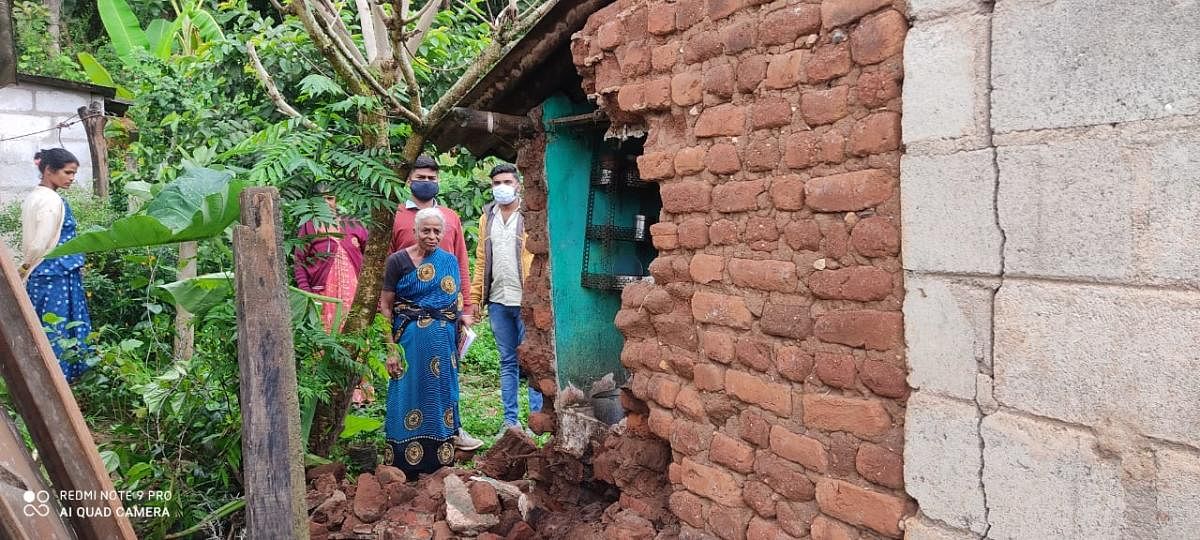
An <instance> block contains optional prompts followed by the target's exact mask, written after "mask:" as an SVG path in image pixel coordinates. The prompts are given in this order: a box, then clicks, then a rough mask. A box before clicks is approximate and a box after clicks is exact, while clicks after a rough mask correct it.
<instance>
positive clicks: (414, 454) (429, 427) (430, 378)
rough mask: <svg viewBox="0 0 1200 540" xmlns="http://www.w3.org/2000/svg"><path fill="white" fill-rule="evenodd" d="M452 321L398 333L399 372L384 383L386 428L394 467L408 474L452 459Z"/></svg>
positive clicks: (455, 375) (425, 322) (455, 400)
mask: <svg viewBox="0 0 1200 540" xmlns="http://www.w3.org/2000/svg"><path fill="white" fill-rule="evenodd" d="M456 337H457V328H456V327H455V323H453V322H448V321H441V320H423V321H420V322H412V323H409V324H408V325H407V327H406V328H405V329H404V332H403V333H402V334H401V336H400V339H399V340H398V341H399V342H400V346H401V347H403V348H404V357H405V358H404V364H405V366H404V373H403V375H401V376H400V377H399V378H396V379H392V380H391V381H390V382H389V383H388V393H387V417H386V421H385V429H386V432H387V440H388V446H389V447H390V450H391V453H392V456H393V459H392V461H393V463H392V464H393V465H395V466H396V467H398V468H400V469H401V470H403V471H404V472H405V473H406V474H408V475H409V477H410V478H413V477H415V476H416V475H417V474H421V473H429V472H433V471H435V470H437V469H438V468H440V467H443V466H446V465H450V464H452V463H454V445H453V444H452V442H451V438H453V437H454V436H455V435H456V434H458V428H459V426H460V425H461V421H460V419H459V416H458V392H459V388H458V358H457V356H458V354H457V351H456V348H455V346H456V344H457V340H456V339H455V338H456Z"/></svg>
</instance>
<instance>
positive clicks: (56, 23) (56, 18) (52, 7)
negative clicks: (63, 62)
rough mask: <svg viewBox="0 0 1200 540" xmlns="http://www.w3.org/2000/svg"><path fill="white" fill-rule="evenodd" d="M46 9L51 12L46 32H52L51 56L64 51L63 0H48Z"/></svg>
mask: <svg viewBox="0 0 1200 540" xmlns="http://www.w3.org/2000/svg"><path fill="white" fill-rule="evenodd" d="M46 11H49V12H50V21H49V24H48V25H47V26H46V33H47V34H50V43H49V44H48V46H49V48H50V50H49V53H50V58H54V57H55V56H58V55H59V54H61V53H62V46H61V44H62V0H46Z"/></svg>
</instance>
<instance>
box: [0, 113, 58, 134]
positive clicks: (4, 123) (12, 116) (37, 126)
mask: <svg viewBox="0 0 1200 540" xmlns="http://www.w3.org/2000/svg"><path fill="white" fill-rule="evenodd" d="M53 125H54V122H53V121H52V120H51V118H50V117H49V116H37V115H32V114H21V113H0V138H8V137H16V136H18V135H26V134H29V133H33V132H35V131H40V130H43V129H49V128H50V127H52V126H53Z"/></svg>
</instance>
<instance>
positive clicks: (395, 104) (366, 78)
mask: <svg viewBox="0 0 1200 540" xmlns="http://www.w3.org/2000/svg"><path fill="white" fill-rule="evenodd" d="M314 19H315V20H314V23H315V24H316V25H317V28H318V30H319V31H320V32H321V33H322V34H323V35H324V37H326V38H327V39H329V40H330V41H331V42H332V43H333V46H334V47H335V48H337V49H338V51H339V52H341V54H342V56H343V57H344V59H345V60H346V63H347V64H349V66H350V69H351V71H353V72H354V75H355V76H356V78H357V79H358V80H359V81H361V82H363V83H365V85H366V86H367V87H368V88H369V89H370V90H371V91H373V92H367V91H363V92H357V93H358V94H360V95H370V94H371V93H374V94H377V95H378V96H379V99H382V100H384V101H386V102H388V104H390V105H391V106H392V108H393V109H394V110H395V111H396V112H398V113H400V116H403V117H404V118H405V119H406V120H408V121H409V122H411V123H412V124H413V125H414V127H420V126H422V125H423V124H424V122H423V121H422V120H421V117H420V116H418V115H417V113H415V112H413V111H412V110H411V109H409V108H408V107H405V106H404V104H403V103H400V100H398V99H396V97H395V96H393V95H392V93H391V92H388V90H387V89H386V88H384V87H383V85H382V84H380V82H379V80H378V79H376V78H375V76H374V75H372V74H371V71H370V70H369V69H368V68H367V66H366V65H365V64H364V63H360V62H358V61H356V59H355V58H354V57H353V56H352V54H351V53H350V51H347V50H346V47H345V44H344V43H342V42H341V41H340V40H338V39H336V38H335V37H333V36H332V35H330V34H331V32H333V30H332V29H330V28H329V27H328V21H324V20H323V18H321V17H314ZM356 50H357V49H356Z"/></svg>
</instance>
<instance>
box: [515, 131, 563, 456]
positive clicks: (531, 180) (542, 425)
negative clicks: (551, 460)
mask: <svg viewBox="0 0 1200 540" xmlns="http://www.w3.org/2000/svg"><path fill="white" fill-rule="evenodd" d="M530 117H532V118H534V119H535V121H540V119H541V110H540V109H535V110H534V111H533V112H531V113H530ZM545 156H546V134H545V133H542V132H538V133H536V134H535V135H534V136H533V137H531V138H530V139H526V140H522V141H521V144H520V145H519V146H518V148H517V163H516V165H517V168H518V169H519V170H520V171H521V190H522V193H521V198H522V205H523V207H522V209H521V212H522V213H523V215H524V218H525V232H526V234H528V239H527V240H526V242H525V248H526V249H528V250H529V252H530V253H532V254H533V264H532V266H531V267H530V270H529V275H528V276H526V277H525V280H524V283H523V285H524V287H523V289H524V290H523V291H522V302H521V304H522V307H521V318H522V319H523V320H524V321H525V340H524V341H522V342H521V346H520V347H518V349H517V358H518V362H519V363H520V364H521V368H522V369H523V370H524V371H525V373H527V374H529V385H530V386H533V387H535V388H537V389H538V390H540V391H541V392H542V394H543V395H544V396H545V397H546V399H545V401H544V402H543V405H542V412H540V413H533V414H531V415H530V417H529V426H530V429H532V430H533V431H536V432H538V433H549V432H552V431H554V425H555V422H556V418H555V415H554V396H555V394H557V391H558V383H557V378H556V374H555V366H554V335H553V331H552V329H553V326H554V316H553V312H552V311H551V309H550V259H549V253H550V242H549V238H548V235H547V221H546V168H545Z"/></svg>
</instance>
